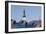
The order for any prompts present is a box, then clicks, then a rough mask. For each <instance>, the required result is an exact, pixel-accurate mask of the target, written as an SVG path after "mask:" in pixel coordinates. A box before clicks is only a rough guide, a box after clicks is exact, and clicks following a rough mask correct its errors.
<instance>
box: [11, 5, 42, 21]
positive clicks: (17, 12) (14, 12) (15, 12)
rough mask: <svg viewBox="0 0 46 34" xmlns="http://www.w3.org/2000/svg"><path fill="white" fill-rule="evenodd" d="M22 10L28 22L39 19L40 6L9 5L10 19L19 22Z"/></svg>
mask: <svg viewBox="0 0 46 34" xmlns="http://www.w3.org/2000/svg"><path fill="white" fill-rule="evenodd" d="M24 10H25V14H26V18H27V19H28V21H32V20H39V19H41V6H20V5H11V19H13V20H16V21H17V22H19V21H20V20H21V19H22V18H23V11H24Z"/></svg>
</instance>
